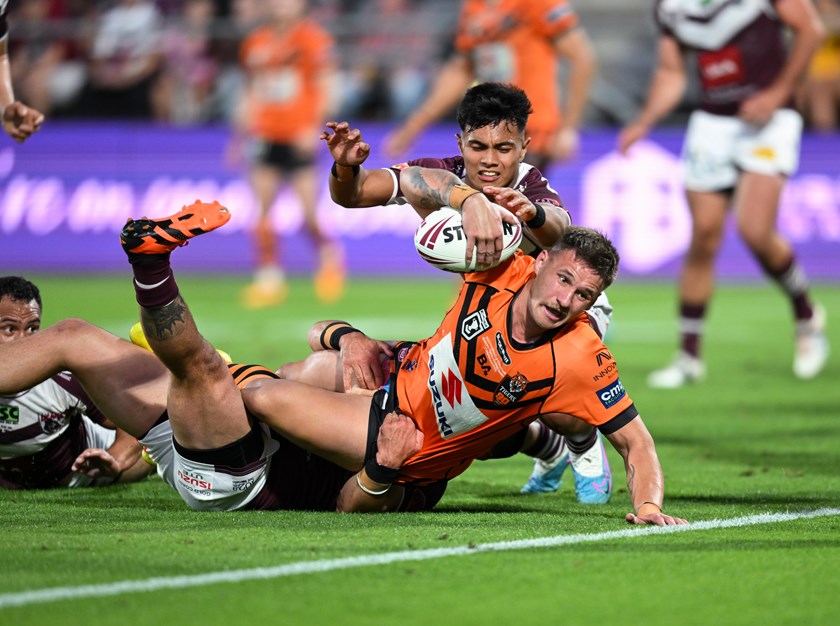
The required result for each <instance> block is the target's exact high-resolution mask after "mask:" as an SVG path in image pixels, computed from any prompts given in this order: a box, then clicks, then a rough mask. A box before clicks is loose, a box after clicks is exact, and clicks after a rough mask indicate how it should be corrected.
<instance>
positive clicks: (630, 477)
mask: <svg viewBox="0 0 840 626" xmlns="http://www.w3.org/2000/svg"><path fill="white" fill-rule="evenodd" d="M635 478H636V467H635V466H634V465H633V464H630V465H628V466H627V489H628V490H629V491H630V500H631V502H632V500H633V495H634V490H635V485H634V484H633V481H634V479H635Z"/></svg>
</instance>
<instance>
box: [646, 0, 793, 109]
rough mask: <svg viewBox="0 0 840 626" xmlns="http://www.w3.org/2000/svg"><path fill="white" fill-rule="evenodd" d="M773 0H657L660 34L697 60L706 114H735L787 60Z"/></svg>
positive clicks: (773, 77) (780, 23)
mask: <svg viewBox="0 0 840 626" xmlns="http://www.w3.org/2000/svg"><path fill="white" fill-rule="evenodd" d="M775 3H776V0H657V3H656V7H655V9H654V12H655V19H656V23H657V26H658V27H659V30H660V32H662V33H663V34H665V35H669V36H671V37H673V38H674V39H676V40H677V42H679V44H680V45H681V46H682V47H683V49H685V50H686V51H688V52H690V53H693V54H694V55H696V58H697V72H698V76H699V79H700V85H701V88H702V105H701V108H702V109H703V110H704V111H708V112H709V113H713V114H715V115H735V114H737V113H738V109H739V106H740V104H741V102H743V101H744V100H745V99H746V98H748V97H749V96H751V95H752V94H754V93H756V92H757V91H760V90H761V89H764V88H765V87H767V86H769V85H770V84H771V83H772V82H773V81H774V80H775V79H776V77H777V76H778V75H779V73H780V72H781V70H782V67H783V66H784V64H785V60H786V58H787V52H786V49H785V42H784V30H785V28H784V24H783V23H782V22H781V21H780V20H779V17H778V15H777V14H776V12H775V10H774V5H775Z"/></svg>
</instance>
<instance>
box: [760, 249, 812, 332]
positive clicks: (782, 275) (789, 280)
mask: <svg viewBox="0 0 840 626" xmlns="http://www.w3.org/2000/svg"><path fill="white" fill-rule="evenodd" d="M762 267H763V268H764V273H765V274H767V276H769V277H770V278H771V279H772V280H774V281H776V283H777V284H778V285H779V287H781V288H782V290H783V291H784V292H785V293H786V294H787V296H788V298H790V303H791V306H792V307H793V315H794V317H795V318H796V319H797V321H803V320H809V319H811V318H812V317H813V316H814V306H813V304H812V303H811V299H810V298H809V297H808V288H809V287H810V283H809V282H808V277H807V276H805V272H804V271H803V270H802V268H801V267H800V266H799V264H798V263H797V262H796V257H794V256H791V257H790V260H789V261H788V262H787V263H785V264H784V265H783V266H782V267H781V268H779V269H777V270H776V269H773V268H771V267H769V266H767V265H764V264H763V263H762Z"/></svg>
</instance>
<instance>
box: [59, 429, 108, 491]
mask: <svg viewBox="0 0 840 626" xmlns="http://www.w3.org/2000/svg"><path fill="white" fill-rule="evenodd" d="M82 422H84V425H85V440H86V443H87V447H88V448H102V449H103V450H107V449H108V448H110V447H111V446H112V445H114V440H115V439H116V437H117V431H115V430H114V429H112V428H105V427H104V426H102V425H100V424H97V423H96V422H94V421H93V420H91V419H90V418H89V417H88V416H87V415H84V414H83V415H82ZM113 482H114V479H113V478H110V477H107V478H90V477H89V476H85V475H84V474H79V473H78V472H73V473H72V474H70V478H69V479H68V481H67V486H68V487H91V486H94V487H102V486H104V485H110V484H111V483H113Z"/></svg>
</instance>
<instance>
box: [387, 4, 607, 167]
mask: <svg viewBox="0 0 840 626" xmlns="http://www.w3.org/2000/svg"><path fill="white" fill-rule="evenodd" d="M455 50H456V52H455V54H454V55H453V56H452V57H451V58H450V59H449V61H447V62H446V64H445V65H444V66H443V67H442V68H441V69H440V72H439V73H438V76H437V79H436V81H435V83H434V84H433V85H432V87H431V90H430V93H429V95H428V97H427V98H426V100H425V101H424V102H423V103H422V104H421V105H420V106H419V108H417V110H416V111H415V112H414V113H413V114H412V115H410V116H409V117H408V119H407V120H406V122H405V123H404V124H403V125H402V126H401V127H400V128H398V129H397V130H396V131H394V133H393V134H392V135H391V136H390V137H389V138H388V139H387V141H386V143H385V152H386V154H387V155H388V156H390V157H396V156H398V155H401V154H402V153H403V152H405V150H407V149H408V148H409V147H410V146H411V144H412V143H413V142H414V140H415V138H416V137H417V136H418V135H419V134H420V133H421V132H422V131H423V129H424V128H426V127H427V126H428V125H429V124H431V123H433V122H435V121H436V120H437V119H439V118H440V117H441V116H443V115H444V114H445V113H447V112H448V111H451V110H452V109H453V108H454V107H455V105H457V104H458V102H460V100H461V98H462V97H463V95H464V92H465V91H466V90H467V88H468V87H469V86H470V85H471V84H472V83H473V82H474V81H480V82H485V81H498V82H506V83H513V84H514V85H516V86H517V87H520V88H521V89H523V90H524V91H525V93H527V94H528V97H529V98H530V99H531V101H532V102H533V104H534V113H533V115H532V116H531V118H530V119H529V121H528V135H530V137H531V145H530V148H529V151H528V162H529V163H532V164H533V165H535V166H536V167H538V168H539V169H541V170H542V171H543V172H545V171H546V168H547V166H548V164H549V162H551V161H554V160H565V159H568V158H571V157H573V156H574V155H575V154H576V153H577V149H578V143H579V130H580V125H581V121H582V118H583V113H584V109H585V107H586V103H587V100H588V98H589V90H590V87H591V84H592V81H593V78H594V76H595V72H596V60H595V53H594V50H593V48H592V45H591V43H590V41H589V38H588V36H587V34H586V32H585V31H584V30H583V28H582V27H581V26H580V24H579V23H578V17H577V14H576V13H575V12H574V9H573V8H572V6H571V4H570V3H569V2H568V0H466V1H465V2H464V4H463V6H462V9H461V16H460V22H459V27H458V33H457V36H456V39H455ZM561 60H563V61H565V62H567V63H568V68H569V69H568V80H567V88H566V90H565V94H564V95H565V103H564V102H562V99H561V95H560V93H559V88H558V81H559V78H558V67H559V62H560V61H561ZM561 111H562V112H561Z"/></svg>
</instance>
